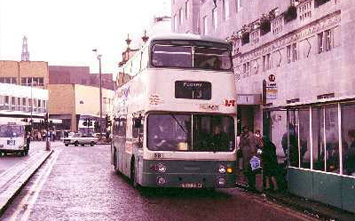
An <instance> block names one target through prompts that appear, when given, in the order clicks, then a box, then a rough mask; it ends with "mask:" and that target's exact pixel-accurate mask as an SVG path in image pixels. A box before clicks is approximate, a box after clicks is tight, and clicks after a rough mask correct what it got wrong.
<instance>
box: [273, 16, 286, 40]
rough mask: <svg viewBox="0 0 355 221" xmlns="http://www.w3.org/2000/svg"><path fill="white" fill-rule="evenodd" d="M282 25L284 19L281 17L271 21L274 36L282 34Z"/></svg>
mask: <svg viewBox="0 0 355 221" xmlns="http://www.w3.org/2000/svg"><path fill="white" fill-rule="evenodd" d="M283 25H284V17H283V16H279V17H277V18H275V19H273V20H272V21H271V27H272V33H273V34H274V35H276V34H278V33H280V32H282V29H283Z"/></svg>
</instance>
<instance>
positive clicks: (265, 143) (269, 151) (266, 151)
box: [260, 137, 279, 191]
mask: <svg viewBox="0 0 355 221" xmlns="http://www.w3.org/2000/svg"><path fill="white" fill-rule="evenodd" d="M260 146H261V148H262V154H261V159H262V163H263V175H264V178H265V190H271V187H270V180H271V182H272V186H273V190H274V191H277V190H278V189H279V187H278V184H277V180H276V176H277V167H278V163H277V156H276V146H275V144H274V143H273V142H271V140H270V139H269V138H268V137H263V139H262V140H261V142H260Z"/></svg>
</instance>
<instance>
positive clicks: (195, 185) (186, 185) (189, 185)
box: [181, 183, 202, 188]
mask: <svg viewBox="0 0 355 221" xmlns="http://www.w3.org/2000/svg"><path fill="white" fill-rule="evenodd" d="M181 187H182V188H202V183H182V184H181Z"/></svg>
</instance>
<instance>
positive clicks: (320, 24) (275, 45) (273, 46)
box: [235, 11, 341, 63]
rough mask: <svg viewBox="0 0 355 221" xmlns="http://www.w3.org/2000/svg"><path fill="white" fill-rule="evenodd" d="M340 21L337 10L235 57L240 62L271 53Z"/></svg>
mask: <svg viewBox="0 0 355 221" xmlns="http://www.w3.org/2000/svg"><path fill="white" fill-rule="evenodd" d="M340 21H341V16H340V11H337V12H335V13H333V14H330V15H328V16H326V17H324V18H323V19H321V20H318V21H315V22H312V23H311V24H309V25H306V26H305V27H303V28H301V29H299V30H298V31H295V32H293V33H292V34H287V35H285V36H283V37H281V38H279V39H277V40H275V41H273V42H270V43H268V44H266V45H265V46H262V47H259V48H257V49H254V50H252V51H250V52H247V53H244V54H236V56H235V59H237V60H238V61H239V63H243V62H245V61H247V60H252V59H255V58H257V57H260V56H261V55H264V54H267V53H271V52H273V51H275V50H279V49H280V48H283V47H285V46H286V45H289V44H291V43H292V42H295V41H301V40H304V39H306V38H309V37H311V36H312V35H314V34H316V33H318V32H320V31H322V30H326V29H329V28H331V27H334V26H336V25H339V24H340ZM238 55H239V56H238Z"/></svg>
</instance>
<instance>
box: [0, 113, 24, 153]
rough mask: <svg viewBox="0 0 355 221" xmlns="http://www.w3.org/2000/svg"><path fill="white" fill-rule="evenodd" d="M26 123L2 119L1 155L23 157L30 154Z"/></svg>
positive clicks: (0, 121)
mask: <svg viewBox="0 0 355 221" xmlns="http://www.w3.org/2000/svg"><path fill="white" fill-rule="evenodd" d="M25 125H26V123H25V122H22V121H21V119H17V118H9V117H1V118H0V155H6V154H8V153H15V154H19V155H22V156H25V155H27V154H28V145H27V141H26V131H25Z"/></svg>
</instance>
